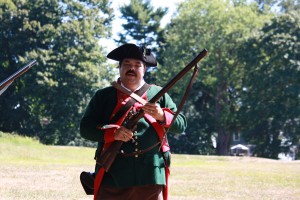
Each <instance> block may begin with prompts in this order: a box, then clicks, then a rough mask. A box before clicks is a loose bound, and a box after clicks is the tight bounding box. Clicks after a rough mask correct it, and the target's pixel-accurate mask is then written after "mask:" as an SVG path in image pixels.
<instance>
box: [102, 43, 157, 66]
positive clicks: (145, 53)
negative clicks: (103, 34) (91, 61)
mask: <svg viewBox="0 0 300 200" xmlns="http://www.w3.org/2000/svg"><path fill="white" fill-rule="evenodd" d="M107 58H110V59H112V60H116V61H119V62H120V61H122V60H123V59H124V58H134V59H138V60H141V61H143V62H144V63H145V64H146V65H147V66H148V67H150V66H151V67H155V66H157V61H156V59H155V57H154V55H153V54H152V53H151V50H150V49H147V48H146V47H138V46H136V45H135V44H130V43H128V44H123V45H122V46H119V47H118V48H116V49H114V50H112V51H111V52H110V53H109V54H107Z"/></svg>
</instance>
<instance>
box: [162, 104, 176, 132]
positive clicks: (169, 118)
mask: <svg viewBox="0 0 300 200" xmlns="http://www.w3.org/2000/svg"><path fill="white" fill-rule="evenodd" d="M162 110H163V111H164V114H165V123H164V124H163V127H165V128H168V127H169V126H170V125H171V123H172V120H173V117H174V114H175V113H174V112H173V111H172V110H170V109H169V108H163V109H162Z"/></svg>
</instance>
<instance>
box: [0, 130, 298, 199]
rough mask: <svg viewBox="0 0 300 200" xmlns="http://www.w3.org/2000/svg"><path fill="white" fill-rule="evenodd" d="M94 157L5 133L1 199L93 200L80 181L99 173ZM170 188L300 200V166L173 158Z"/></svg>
mask: <svg viewBox="0 0 300 200" xmlns="http://www.w3.org/2000/svg"><path fill="white" fill-rule="evenodd" d="M93 155H94V149H91V148H83V147H60V146H45V145H42V144H40V143H38V142H37V141H35V140H32V139H30V138H24V137H19V136H12V135H8V134H3V133H1V132H0V200H19V199H22V200H23V199H26V200H61V199H68V200H88V199H93V197H92V196H87V195H85V193H84V191H83V189H82V187H81V185H80V181H79V174H80V172H81V171H92V170H93V167H94V161H93ZM170 183H171V188H170V200H202V199H205V200H206V199H209V200H211V199H212V200H214V199H215V200H217V199H218V200H221V199H222V200H223V199H228V200H229V199H230V200H231V199H243V200H248V199H249V200H257V199H265V200H287V199H290V200H299V199H300V162H299V161H292V162H287V161H285V162H284V161H278V160H270V159H262V158H251V157H218V156H194V155H193V156H192V155H172V167H171V179H170ZM141 200H142V199H141Z"/></svg>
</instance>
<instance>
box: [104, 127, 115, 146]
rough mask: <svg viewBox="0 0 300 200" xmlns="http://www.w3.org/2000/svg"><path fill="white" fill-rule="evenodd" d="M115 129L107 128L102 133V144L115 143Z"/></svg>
mask: <svg viewBox="0 0 300 200" xmlns="http://www.w3.org/2000/svg"><path fill="white" fill-rule="evenodd" d="M116 130H117V129H116V128H109V129H106V130H105V131H104V143H110V142H113V141H115V132H116Z"/></svg>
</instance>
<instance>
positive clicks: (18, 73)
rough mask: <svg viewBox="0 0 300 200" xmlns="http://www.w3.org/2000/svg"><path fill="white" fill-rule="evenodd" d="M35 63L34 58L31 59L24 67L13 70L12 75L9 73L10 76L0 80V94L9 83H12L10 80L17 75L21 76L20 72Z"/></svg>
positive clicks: (23, 71) (25, 70) (22, 72)
mask: <svg viewBox="0 0 300 200" xmlns="http://www.w3.org/2000/svg"><path fill="white" fill-rule="evenodd" d="M35 64H36V60H33V61H31V62H30V63H29V64H27V65H25V66H24V67H22V68H21V69H19V70H18V71H17V72H15V73H14V74H13V75H11V76H10V77H8V78H7V79H5V80H4V81H2V82H1V83H0V95H1V94H2V93H3V92H4V91H5V90H6V89H7V88H8V87H9V86H10V84H12V82H13V81H14V80H15V79H16V78H18V77H19V76H21V75H22V74H24V73H25V72H27V70H29V69H30V68H31V67H32V66H34V65H35Z"/></svg>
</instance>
